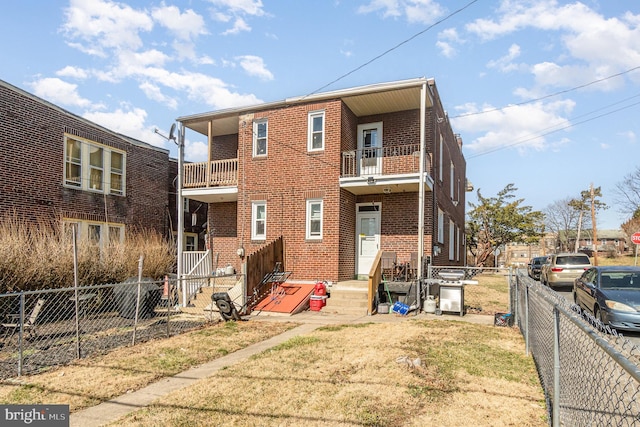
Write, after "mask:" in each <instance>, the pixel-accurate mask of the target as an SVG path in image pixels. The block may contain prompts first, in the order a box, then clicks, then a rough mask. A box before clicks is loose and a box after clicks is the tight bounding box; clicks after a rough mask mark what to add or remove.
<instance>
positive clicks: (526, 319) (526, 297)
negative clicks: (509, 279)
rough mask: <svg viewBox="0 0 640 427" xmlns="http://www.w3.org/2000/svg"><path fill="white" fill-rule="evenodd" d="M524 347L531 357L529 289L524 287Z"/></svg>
mask: <svg viewBox="0 0 640 427" xmlns="http://www.w3.org/2000/svg"><path fill="white" fill-rule="evenodd" d="M524 316H525V317H524V330H525V332H524V345H525V352H526V354H527V356H528V355H529V339H530V336H529V287H528V286H527V285H524Z"/></svg>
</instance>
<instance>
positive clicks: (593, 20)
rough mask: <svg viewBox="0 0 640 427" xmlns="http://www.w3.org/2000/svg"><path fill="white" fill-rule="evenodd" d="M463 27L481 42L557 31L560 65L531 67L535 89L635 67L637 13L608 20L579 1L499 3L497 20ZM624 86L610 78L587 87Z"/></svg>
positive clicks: (639, 52) (639, 55) (639, 35)
mask: <svg viewBox="0 0 640 427" xmlns="http://www.w3.org/2000/svg"><path fill="white" fill-rule="evenodd" d="M466 29H467V31H469V32H470V33H472V34H475V35H476V36H478V37H480V39H482V40H491V39H494V38H497V37H501V36H506V35H509V34H511V33H515V32H518V31H522V30H526V29H534V30H541V31H546V32H557V33H559V35H558V37H557V39H558V40H560V41H561V43H562V46H561V47H562V48H563V49H564V50H565V52H564V55H562V56H561V57H560V58H559V61H560V60H561V61H562V62H559V63H554V62H549V61H547V62H543V63H540V64H535V65H534V66H533V67H532V69H533V72H534V75H535V76H536V80H537V83H538V84H539V85H550V86H575V85H576V84H580V83H587V82H590V81H594V80H598V79H601V78H603V77H607V76H610V75H613V74H616V73H617V72H620V71H624V70H627V69H630V68H633V67H636V66H637V65H638V64H639V63H640V15H633V14H631V13H630V12H627V13H626V14H625V15H623V16H622V17H620V18H616V17H614V18H608V19H607V18H605V17H604V16H602V15H600V14H598V13H597V12H596V11H594V10H592V9H590V8H589V7H588V6H586V5H585V4H583V3H579V2H576V3H570V4H561V5H559V4H558V2H557V1H554V0H546V1H514V0H503V1H502V3H501V6H500V8H499V9H498V13H497V17H496V18H491V19H477V20H475V21H473V22H472V23H470V24H468V25H467V26H466ZM575 60H578V61H579V63H576V62H575ZM629 78H634V76H631V75H630V76H629ZM637 79H638V81H640V77H637ZM623 82H624V79H617V80H614V79H612V80H610V81H607V82H606V83H603V84H600V85H598V86H597V87H595V86H594V87H593V88H591V89H598V90H611V89H613V88H616V87H618V86H619V85H621V84H623Z"/></svg>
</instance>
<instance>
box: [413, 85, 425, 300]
mask: <svg viewBox="0 0 640 427" xmlns="http://www.w3.org/2000/svg"><path fill="white" fill-rule="evenodd" d="M426 96H427V83H426V82H424V83H423V84H422V89H421V90H420V168H419V171H420V183H419V185H418V192H419V194H418V270H417V271H418V286H416V292H417V294H416V303H417V304H418V310H420V303H421V301H420V292H421V289H420V287H421V286H420V284H421V282H420V280H421V279H422V258H423V253H424V161H425V157H426V153H425V145H426V144H425V115H426V111H427V106H426V102H427V98H426Z"/></svg>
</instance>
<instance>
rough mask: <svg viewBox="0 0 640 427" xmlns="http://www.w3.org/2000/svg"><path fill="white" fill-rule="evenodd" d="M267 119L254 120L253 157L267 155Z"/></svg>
mask: <svg viewBox="0 0 640 427" xmlns="http://www.w3.org/2000/svg"><path fill="white" fill-rule="evenodd" d="M267 131H268V122H267V119H262V120H256V121H254V122H253V157H260V156H266V155H267Z"/></svg>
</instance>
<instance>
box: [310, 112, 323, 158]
mask: <svg viewBox="0 0 640 427" xmlns="http://www.w3.org/2000/svg"><path fill="white" fill-rule="evenodd" d="M307 149H308V150H309V151H320V150H324V111H314V112H311V113H309V132H308V136H307Z"/></svg>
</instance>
